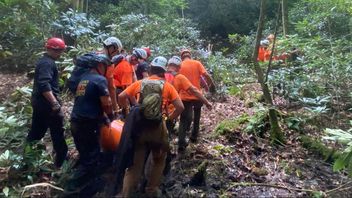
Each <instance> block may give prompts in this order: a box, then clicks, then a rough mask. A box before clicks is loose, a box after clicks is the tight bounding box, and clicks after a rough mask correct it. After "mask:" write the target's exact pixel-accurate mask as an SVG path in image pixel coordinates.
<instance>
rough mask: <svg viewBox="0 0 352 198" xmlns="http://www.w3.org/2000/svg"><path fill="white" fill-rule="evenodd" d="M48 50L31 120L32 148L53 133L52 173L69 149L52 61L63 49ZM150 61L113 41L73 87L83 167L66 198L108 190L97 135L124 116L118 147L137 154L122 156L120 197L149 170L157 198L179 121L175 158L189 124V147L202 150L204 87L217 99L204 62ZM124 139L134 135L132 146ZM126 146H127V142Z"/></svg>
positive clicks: (54, 41)
mask: <svg viewBox="0 0 352 198" xmlns="http://www.w3.org/2000/svg"><path fill="white" fill-rule="evenodd" d="M45 47H46V53H45V54H44V55H43V57H42V58H41V59H40V60H39V61H38V63H37V65H36V68H35V75H34V85H33V94H32V107H33V118H32V125H31V129H30V131H29V133H28V136H27V142H29V143H32V142H34V141H37V140H40V139H41V138H43V136H44V135H45V133H46V131H47V129H48V128H49V129H50V134H51V139H52V142H53V148H54V151H55V165H56V166H57V167H61V166H62V164H63V163H64V161H65V160H66V159H67V151H68V149H67V144H66V141H65V138H64V127H63V126H64V115H63V112H62V109H61V105H62V103H61V101H60V88H59V83H58V82H59V73H58V69H57V66H56V64H55V60H57V59H58V58H60V56H61V55H62V53H63V52H64V51H65V48H66V45H65V42H64V41H63V40H62V39H60V38H50V39H48V40H47V42H46V45H45ZM150 56H151V51H150V49H149V48H146V47H145V48H143V47H141V48H135V49H133V51H132V53H131V54H130V55H127V54H125V53H124V49H123V46H122V43H121V41H120V40H119V39H118V38H116V37H109V38H107V39H106V40H104V42H103V50H102V51H96V52H94V53H90V54H88V55H86V57H88V58H89V59H88V60H89V64H86V66H87V68H88V71H87V72H85V73H84V74H83V75H82V76H81V77H80V79H79V82H77V86H76V87H75V91H74V92H75V93H74V94H75V101H74V106H73V109H72V112H71V118H70V123H71V128H70V130H71V134H72V136H73V139H74V143H75V146H76V149H77V151H78V153H79V160H78V162H77V164H76V166H75V171H74V174H73V176H72V177H71V179H70V180H69V182H68V185H67V187H65V191H66V193H67V195H68V196H71V195H76V196H77V195H78V196H81V197H89V196H92V195H93V194H94V193H96V192H97V191H98V189H99V188H100V187H101V186H99V185H103V183H104V182H103V181H102V179H101V177H100V175H101V173H102V170H101V168H100V167H101V164H104V162H102V160H104V159H105V158H104V157H102V156H104V155H102V149H101V147H100V143H99V129H100V127H101V126H102V125H104V124H105V125H109V124H110V122H112V121H113V120H114V119H116V118H117V117H118V116H119V114H122V116H123V117H124V118H125V126H124V129H123V136H122V139H121V141H128V140H130V141H131V144H132V146H130V147H129V149H130V152H131V153H132V154H131V155H124V156H123V160H126V161H130V162H131V163H129V165H128V166H127V167H126V169H125V170H124V171H125V172H124V178H123V187H122V191H121V192H120V195H121V196H123V197H130V196H131V195H132V194H131V193H133V191H134V190H135V189H136V187H137V185H138V183H139V179H140V177H141V174H142V172H143V167H144V164H145V163H146V162H148V163H149V165H148V166H149V167H150V168H149V169H150V171H149V173H148V174H146V181H147V184H146V186H145V192H146V193H147V195H148V196H151V197H154V196H156V195H157V194H158V187H159V184H160V182H161V178H162V175H163V171H164V169H165V163H166V158H167V156H168V154H169V153H170V145H169V141H170V138H171V136H170V133H171V132H172V131H173V130H174V127H175V122H176V120H177V119H178V117H180V119H179V128H178V153H183V152H184V151H185V149H186V147H187V145H188V142H187V141H186V139H187V138H186V136H187V135H186V134H187V132H188V131H190V130H191V125H192V122H193V128H192V132H191V136H190V138H189V140H190V142H192V143H196V142H197V139H198V137H199V124H200V123H199V122H200V116H201V107H202V105H203V104H205V105H206V107H208V108H212V105H211V104H210V102H209V101H208V100H207V99H206V98H205V97H204V96H203V94H202V88H201V84H206V85H208V86H209V88H210V90H211V91H215V85H214V82H213V80H212V78H211V76H210V75H209V74H208V73H207V71H206V69H205V68H204V66H203V65H202V63H201V62H199V61H197V60H194V59H192V54H191V51H190V50H188V49H184V50H182V51H181V53H180V57H179V56H172V57H171V58H170V59H166V58H165V57H163V56H157V57H155V58H154V59H153V60H152V61H151V63H150V64H148V58H149V57H150ZM77 61H79V59H77ZM126 134H130V135H129V136H128V138H127V135H126ZM120 144H123V143H120ZM125 145H130V144H126V142H125ZM120 147H121V146H120ZM119 149H120V148H119ZM147 158H148V160H146V159H147ZM112 162H114V161H113V159H112Z"/></svg>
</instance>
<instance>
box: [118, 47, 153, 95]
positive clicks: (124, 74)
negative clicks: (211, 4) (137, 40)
mask: <svg viewBox="0 0 352 198" xmlns="http://www.w3.org/2000/svg"><path fill="white" fill-rule="evenodd" d="M146 58H147V52H146V51H145V50H143V49H140V48H137V49H134V50H133V51H132V54H131V56H128V57H126V58H123V59H122V60H121V61H120V62H119V63H118V64H117V65H116V66H115V69H114V84H115V87H116V93H117V95H118V94H120V93H121V92H122V91H123V90H125V89H126V87H127V86H129V85H131V84H132V83H133V82H135V81H136V80H137V79H136V75H135V70H134V67H133V66H134V65H137V64H138V63H140V61H142V60H144V59H146Z"/></svg>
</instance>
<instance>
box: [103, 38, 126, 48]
mask: <svg viewBox="0 0 352 198" xmlns="http://www.w3.org/2000/svg"><path fill="white" fill-rule="evenodd" d="M103 44H104V46H106V47H109V46H114V47H115V48H117V50H119V51H121V50H122V43H121V41H120V39H118V38H116V37H113V36H112V37H109V38H107V39H105V41H103Z"/></svg>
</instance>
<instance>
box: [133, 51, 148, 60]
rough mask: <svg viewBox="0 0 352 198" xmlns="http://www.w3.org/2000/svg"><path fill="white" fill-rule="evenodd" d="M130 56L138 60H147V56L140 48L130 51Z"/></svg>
mask: <svg viewBox="0 0 352 198" xmlns="http://www.w3.org/2000/svg"><path fill="white" fill-rule="evenodd" d="M132 54H133V55H135V56H136V57H137V58H140V59H147V58H148V54H147V52H146V51H145V50H144V49H141V48H136V49H134V50H133V51H132Z"/></svg>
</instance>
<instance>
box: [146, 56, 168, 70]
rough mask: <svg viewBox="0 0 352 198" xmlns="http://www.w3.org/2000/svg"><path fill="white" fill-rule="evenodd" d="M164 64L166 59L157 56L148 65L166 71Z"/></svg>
mask: <svg viewBox="0 0 352 198" xmlns="http://www.w3.org/2000/svg"><path fill="white" fill-rule="evenodd" d="M166 64H167V59H166V58H165V57H162V56H158V57H156V58H154V59H153V61H152V62H151V63H150V65H151V66H152V67H161V68H163V69H164V70H165V71H166Z"/></svg>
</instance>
